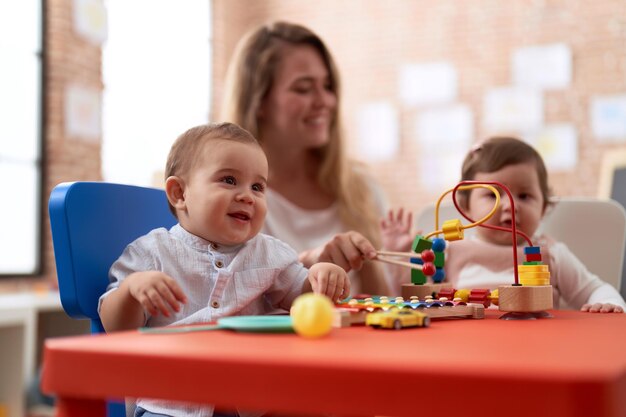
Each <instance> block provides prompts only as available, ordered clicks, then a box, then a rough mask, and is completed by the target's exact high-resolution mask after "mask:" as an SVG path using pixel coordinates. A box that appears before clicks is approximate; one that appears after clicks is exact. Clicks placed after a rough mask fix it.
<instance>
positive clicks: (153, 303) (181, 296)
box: [124, 271, 187, 317]
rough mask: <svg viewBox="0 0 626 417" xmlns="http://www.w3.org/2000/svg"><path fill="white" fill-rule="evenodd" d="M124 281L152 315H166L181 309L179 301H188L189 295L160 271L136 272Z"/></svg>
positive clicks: (132, 294) (135, 297) (131, 293)
mask: <svg viewBox="0 0 626 417" xmlns="http://www.w3.org/2000/svg"><path fill="white" fill-rule="evenodd" d="M124 283H126V285H128V291H129V293H130V295H131V296H132V297H133V298H134V299H135V300H137V301H138V302H139V304H141V306H142V307H143V308H144V309H145V310H147V311H148V312H149V313H150V314H151V315H153V316H156V315H157V314H159V312H161V313H162V314H163V315H164V316H165V317H169V316H170V311H176V312H177V311H180V304H179V301H180V302H181V303H183V304H186V303H187V297H186V296H185V293H184V292H183V290H182V289H181V288H180V286H179V285H178V283H177V282H176V281H174V279H173V278H172V277H170V276H168V275H166V274H164V273H163V272H160V271H145V272H135V273H132V274H130V275H129V276H128V277H127V278H126V279H125V280H124Z"/></svg>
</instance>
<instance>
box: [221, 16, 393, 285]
mask: <svg viewBox="0 0 626 417" xmlns="http://www.w3.org/2000/svg"><path fill="white" fill-rule="evenodd" d="M339 84H340V82H339V74H338V73H337V69H336V68H335V64H334V61H333V58H332V56H331V55H330V52H329V51H328V49H327V48H326V46H325V45H324V42H323V41H322V40H321V39H320V38H319V37H318V36H317V35H316V34H315V33H313V32H312V31H310V30H309V29H307V28H305V27H303V26H300V25H296V24H291V23H286V22H275V23H272V24H268V25H264V26H261V27H259V28H258V29H256V30H254V31H252V32H250V33H248V34H247V35H246V36H245V37H244V38H242V40H241V41H240V42H239V45H238V46H237V49H236V50H235V53H234V57H233V59H232V61H231V63H230V67H229V71H228V78H227V83H226V88H225V91H224V95H223V97H224V99H225V100H224V103H223V106H222V109H221V110H222V114H221V120H224V121H229V122H233V123H237V124H239V125H240V126H242V127H244V128H245V129H247V130H248V131H250V132H251V133H252V134H253V135H254V136H255V137H256V138H257V139H258V140H259V142H260V143H261V145H262V147H263V149H264V150H265V152H266V154H267V157H268V160H269V166H270V177H269V189H268V191H267V204H268V215H267V220H266V223H265V227H264V229H263V232H264V233H267V234H270V235H273V236H275V237H277V238H279V239H281V240H283V241H284V242H287V243H288V244H289V245H291V246H292V247H294V248H295V249H296V250H297V251H298V252H299V254H300V260H301V262H302V263H303V264H304V265H305V266H310V265H312V264H314V263H316V262H321V261H326V262H333V263H335V264H337V265H340V266H341V267H343V268H344V269H345V270H346V271H350V270H354V271H358V272H352V273H351V274H350V276H351V280H352V288H353V291H352V292H353V294H355V293H364V292H365V293H370V294H386V293H387V285H386V282H385V279H384V276H383V271H382V268H381V267H380V265H377V264H376V263H374V262H366V260H367V259H372V258H374V257H375V256H376V253H375V250H376V249H375V248H378V247H379V246H380V231H379V227H378V226H379V219H380V217H381V216H382V213H383V204H382V198H381V197H382V196H381V193H380V192H377V189H376V188H375V187H374V186H372V185H371V184H372V182H371V180H369V179H368V178H367V177H366V176H365V172H364V170H363V169H362V168H361V167H359V166H357V165H356V164H355V163H354V162H353V161H350V160H349V159H348V158H347V157H346V154H345V150H344V148H343V145H344V144H343V143H342V137H341V126H340V115H339V100H340V95H339Z"/></svg>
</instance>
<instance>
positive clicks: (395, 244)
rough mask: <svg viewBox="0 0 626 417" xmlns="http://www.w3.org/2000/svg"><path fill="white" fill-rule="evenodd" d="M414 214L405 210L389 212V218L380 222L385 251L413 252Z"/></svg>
mask: <svg viewBox="0 0 626 417" xmlns="http://www.w3.org/2000/svg"><path fill="white" fill-rule="evenodd" d="M412 227H413V214H412V213H411V211H410V210H407V211H404V209H403V208H400V209H398V210H397V211H396V210H389V212H388V213H387V217H386V218H383V219H381V221H380V234H381V237H382V244H383V249H386V250H390V251H396V252H406V251H409V250H411V244H412V243H413V239H414V238H415V235H414V234H413V233H412V230H411V229H412Z"/></svg>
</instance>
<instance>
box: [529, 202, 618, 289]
mask: <svg viewBox="0 0 626 417" xmlns="http://www.w3.org/2000/svg"><path fill="white" fill-rule="evenodd" d="M539 231H540V232H543V233H545V234H547V235H549V236H552V237H554V238H555V239H556V240H558V241H561V242H564V243H565V244H566V245H567V246H568V247H569V248H570V250H571V251H572V252H573V253H574V254H575V255H576V256H577V257H578V259H580V260H581V261H582V263H583V264H585V265H586V266H587V269H589V270H590V271H591V272H593V273H594V274H597V275H598V276H599V277H600V278H601V279H602V280H603V281H606V282H608V283H609V284H611V285H613V286H614V287H615V288H617V290H618V291H620V287H621V284H622V282H621V281H622V268H623V260H624V248H625V245H626V210H624V207H622V206H621V205H620V204H619V203H617V202H616V201H614V200H611V199H599V198H592V197H562V198H560V199H557V200H555V203H554V205H553V206H552V207H551V208H550V209H549V210H548V212H547V213H546V215H545V216H544V218H543V221H542V223H541V226H540V230H539ZM623 294H624V292H623V291H622V295H623Z"/></svg>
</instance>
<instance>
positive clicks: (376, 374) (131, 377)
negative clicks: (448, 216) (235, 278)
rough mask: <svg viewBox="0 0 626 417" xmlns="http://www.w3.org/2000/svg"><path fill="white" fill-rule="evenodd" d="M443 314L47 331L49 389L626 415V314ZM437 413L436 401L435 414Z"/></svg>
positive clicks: (295, 407) (244, 401)
mask: <svg viewBox="0 0 626 417" xmlns="http://www.w3.org/2000/svg"><path fill="white" fill-rule="evenodd" d="M552 313H553V315H554V318H552V319H541V320H530V321H505V320H498V317H499V316H500V315H501V314H502V313H500V312H498V311H487V314H486V318H485V319H484V320H445V321H434V322H432V324H431V327H429V328H413V329H405V330H401V331H394V330H377V329H373V328H370V327H362V326H359V327H351V328H343V329H333V331H332V333H331V334H330V335H329V336H327V337H325V338H322V339H314V340H310V339H305V338H302V337H299V336H297V335H295V334H253V333H236V332H233V331H229V330H216V331H206V332H197V333H184V334H141V333H139V332H137V331H129V332H120V333H116V334H109V335H94V336H79V337H67V338H59V339H50V340H48V341H47V342H46V346H45V361H44V375H43V384H42V385H43V388H44V390H45V391H46V392H53V393H56V394H57V395H59V396H60V397H62V398H70V399H71V398H111V397H123V396H130V397H138V396H144V397H157V398H165V399H177V400H185V401H194V402H205V403H214V404H215V403H217V404H220V405H221V406H224V407H229V406H234V405H237V406H239V407H241V408H247V409H267V410H272V411H275V412H292V413H293V412H298V411H299V412H307V413H313V412H315V413H322V412H323V413H333V414H341V415H388V416H389V415H391V416H401V415H406V416H409V415H420V414H422V413H421V411H420V410H422V411H423V412H424V415H430V414H431V413H433V412H436V410H440V411H441V412H444V411H446V410H447V411H454V412H455V413H459V414H460V415H463V416H469V417H471V416H481V417H482V416H484V415H487V414H490V413H491V414H492V415H503V416H510V417H515V416H524V417H526V416H530V415H532V416H535V417H537V416H581V417H582V416H585V417H587V416H606V417H624V416H626V331H625V330H626V314H591V313H579V312H574V311H554V312H552ZM428 410H430V411H428Z"/></svg>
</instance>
